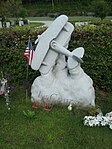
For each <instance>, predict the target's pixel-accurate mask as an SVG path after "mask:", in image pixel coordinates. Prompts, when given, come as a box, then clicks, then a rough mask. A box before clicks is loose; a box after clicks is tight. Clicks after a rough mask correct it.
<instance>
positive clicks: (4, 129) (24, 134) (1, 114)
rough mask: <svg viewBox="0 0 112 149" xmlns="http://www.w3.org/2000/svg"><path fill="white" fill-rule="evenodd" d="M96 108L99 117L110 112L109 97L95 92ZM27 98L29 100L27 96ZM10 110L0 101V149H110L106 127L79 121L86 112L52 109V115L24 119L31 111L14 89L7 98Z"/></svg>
mask: <svg viewBox="0 0 112 149" xmlns="http://www.w3.org/2000/svg"><path fill="white" fill-rule="evenodd" d="M96 96H97V99H96V101H97V104H98V105H99V106H100V108H101V109H102V112H103V113H106V112H110V111H111V110H112V95H111V94H107V93H103V92H98V93H97V95H96ZM29 97H30V96H29ZM10 99H11V110H10V111H8V110H7V108H6V105H5V99H4V98H3V97H2V96H1V97H0V149H112V130H111V129H109V128H108V126H106V127H93V128H90V127H87V126H84V125H83V117H84V116H85V115H87V111H83V110H79V109H78V108H74V109H73V111H68V109H67V106H62V105H55V106H54V107H53V109H52V111H50V112H48V111H43V109H42V108H41V107H39V109H38V110H36V111H35V117H31V118H29V117H25V115H24V114H23V111H27V110H32V108H31V106H32V103H31V101H30V98H29V99H27V100H26V99H25V90H24V89H23V88H22V87H21V88H20V87H19V88H17V89H16V91H13V92H12V94H11V97H10Z"/></svg>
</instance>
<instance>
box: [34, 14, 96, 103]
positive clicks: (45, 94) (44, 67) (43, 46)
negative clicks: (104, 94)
mask: <svg viewBox="0 0 112 149" xmlns="http://www.w3.org/2000/svg"><path fill="white" fill-rule="evenodd" d="M73 30H74V26H73V25H72V24H71V23H69V22H68V17H67V16H65V15H61V16H59V17H58V18H57V19H56V20H55V21H54V22H53V23H52V24H51V26H50V27H49V28H48V29H47V30H46V31H45V32H44V33H43V34H42V35H40V36H39V37H38V39H37V40H36V43H37V47H36V50H35V54H34V57H33V60H32V64H31V67H32V69H34V70H39V71H40V73H41V75H40V76H39V77H37V78H36V79H35V80H34V83H33V85H32V88H31V94H32V95H31V96H32V99H33V101H34V102H36V101H38V102H43V100H44V102H47V103H58V102H61V103H63V104H75V105H82V106H88V105H93V106H95V92H94V88H93V81H92V79H91V78H90V77H89V76H88V75H87V74H85V73H84V71H83V69H82V68H81V67H80V64H81V63H82V62H83V61H82V59H81V58H82V57H83V55H84V49H83V48H82V47H79V48H77V49H75V50H73V52H70V51H69V50H67V48H68V44H69V40H70V37H71V34H72V32H73Z"/></svg>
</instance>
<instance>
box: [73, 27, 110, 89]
mask: <svg viewBox="0 0 112 149" xmlns="http://www.w3.org/2000/svg"><path fill="white" fill-rule="evenodd" d="M78 46H82V47H84V49H85V55H84V58H83V59H84V63H83V64H82V67H83V68H84V70H85V72H86V73H87V74H88V75H90V76H91V78H92V79H93V81H94V85H95V86H98V87H100V88H102V89H106V90H112V86H111V84H112V27H108V26H99V27H90V26H85V27H79V28H76V29H75V31H74V32H73V34H72V40H71V44H70V48H72V49H73V48H76V47H78Z"/></svg>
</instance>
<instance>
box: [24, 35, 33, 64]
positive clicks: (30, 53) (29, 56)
mask: <svg viewBox="0 0 112 149" xmlns="http://www.w3.org/2000/svg"><path fill="white" fill-rule="evenodd" d="M33 55H34V50H33V46H32V42H31V40H30V38H29V41H28V45H27V47H26V49H25V53H24V56H25V57H27V59H28V64H29V65H31V62H32V58H33Z"/></svg>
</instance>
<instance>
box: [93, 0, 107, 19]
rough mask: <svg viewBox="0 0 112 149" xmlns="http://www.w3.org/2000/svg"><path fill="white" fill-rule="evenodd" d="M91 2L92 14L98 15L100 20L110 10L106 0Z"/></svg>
mask: <svg viewBox="0 0 112 149" xmlns="http://www.w3.org/2000/svg"><path fill="white" fill-rule="evenodd" d="M91 4H92V5H91V7H92V11H93V12H94V15H95V16H96V17H100V18H101V20H103V19H104V18H105V17H106V16H107V15H108V14H109V12H110V7H109V5H108V2H106V1H105V0H94V1H93V2H92V3H91Z"/></svg>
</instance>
